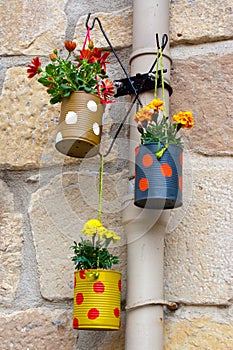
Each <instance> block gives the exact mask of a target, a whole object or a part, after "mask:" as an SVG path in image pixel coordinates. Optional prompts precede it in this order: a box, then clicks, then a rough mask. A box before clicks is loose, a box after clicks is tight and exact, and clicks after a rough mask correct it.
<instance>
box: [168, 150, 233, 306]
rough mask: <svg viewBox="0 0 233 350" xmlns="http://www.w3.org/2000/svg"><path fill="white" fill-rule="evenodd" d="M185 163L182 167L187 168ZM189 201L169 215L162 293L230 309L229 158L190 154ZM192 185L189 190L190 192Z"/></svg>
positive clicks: (232, 255)
mask: <svg viewBox="0 0 233 350" xmlns="http://www.w3.org/2000/svg"><path fill="white" fill-rule="evenodd" d="M186 162H187V161H186V158H185V159H184V168H185V167H186ZM191 162H192V163H191V165H192V172H190V176H189V178H187V179H186V180H185V181H186V187H187V186H188V189H186V192H187V191H188V193H189V195H190V196H191V197H190V198H189V201H187V200H186V202H184V206H183V207H181V208H180V209H176V210H174V211H172V213H171V215H172V217H171V221H170V223H169V227H168V231H169V232H168V233H167V235H166V239H165V242H166V248H165V265H164V274H165V292H166V298H167V299H168V300H173V301H177V302H181V303H184V304H209V305H212V304H222V305H229V304H230V302H231V300H232V292H233V290H232V286H233V266H232V259H233V251H232V247H233V236H232V188H233V176H232V175H233V163H232V159H231V158H221V157H220V158H206V157H200V156H196V157H195V156H194V155H192V159H191ZM190 186H192V188H191V190H190V188H189V187H190Z"/></svg>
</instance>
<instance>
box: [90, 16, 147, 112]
mask: <svg viewBox="0 0 233 350" xmlns="http://www.w3.org/2000/svg"><path fill="white" fill-rule="evenodd" d="M90 16H91V14H90V13H89V14H88V16H87V20H86V27H87V28H89V29H90V30H92V29H93V28H94V25H95V21H97V22H98V24H99V27H100V30H101V32H102V33H103V36H104V38H105V40H106V41H107V43H108V45H109V46H110V48H111V50H112V52H113V54H114V56H115V57H116V59H117V61H118V63H119V64H120V66H121V68H122V70H123V72H124V73H125V76H126V78H127V79H128V80H129V82H130V85H131V87H132V89H133V91H134V93H135V95H136V94H137V90H136V89H135V87H134V84H133V82H132V80H131V79H130V76H129V74H128V72H127V70H126V69H125V67H124V65H123V64H122V62H121V60H120V58H119V56H118V54H117V52H116V50H115V49H114V47H113V46H112V44H111V42H110V40H109V39H108V37H107V35H106V33H105V31H104V29H103V26H102V24H101V22H100V20H99V18H98V17H95V18H94V19H93V21H92V25H91V27H88V21H89V19H90ZM137 100H138V102H139V104H140V106H141V107H142V106H143V104H142V102H141V101H140V98H139V96H138V95H137Z"/></svg>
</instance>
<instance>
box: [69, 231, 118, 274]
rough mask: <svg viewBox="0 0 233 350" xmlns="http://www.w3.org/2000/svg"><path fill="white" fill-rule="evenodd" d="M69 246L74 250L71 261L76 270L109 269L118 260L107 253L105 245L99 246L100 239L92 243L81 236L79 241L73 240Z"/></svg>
mask: <svg viewBox="0 0 233 350" xmlns="http://www.w3.org/2000/svg"><path fill="white" fill-rule="evenodd" d="M71 248H72V249H73V251H74V256H73V257H72V261H73V262H74V264H75V269H76V270H85V269H97V268H100V269H111V268H112V265H114V264H118V262H119V260H118V257H117V256H114V255H112V254H111V253H109V251H108V249H107V247H106V245H105V246H101V243H100V241H97V242H96V244H95V245H94V244H93V242H91V241H90V240H84V239H83V238H81V242H79V243H77V242H74V245H72V246H71Z"/></svg>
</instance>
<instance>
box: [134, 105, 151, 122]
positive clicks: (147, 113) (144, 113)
mask: <svg viewBox="0 0 233 350" xmlns="http://www.w3.org/2000/svg"><path fill="white" fill-rule="evenodd" d="M144 120H148V121H149V122H151V121H152V112H151V110H150V108H148V107H147V106H145V107H142V108H141V109H140V110H139V111H138V112H137V113H136V114H135V115H134V121H135V122H136V123H138V122H143V121H144Z"/></svg>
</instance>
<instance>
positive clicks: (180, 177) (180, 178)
mask: <svg viewBox="0 0 233 350" xmlns="http://www.w3.org/2000/svg"><path fill="white" fill-rule="evenodd" d="M179 189H180V191H181V192H182V176H179Z"/></svg>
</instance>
